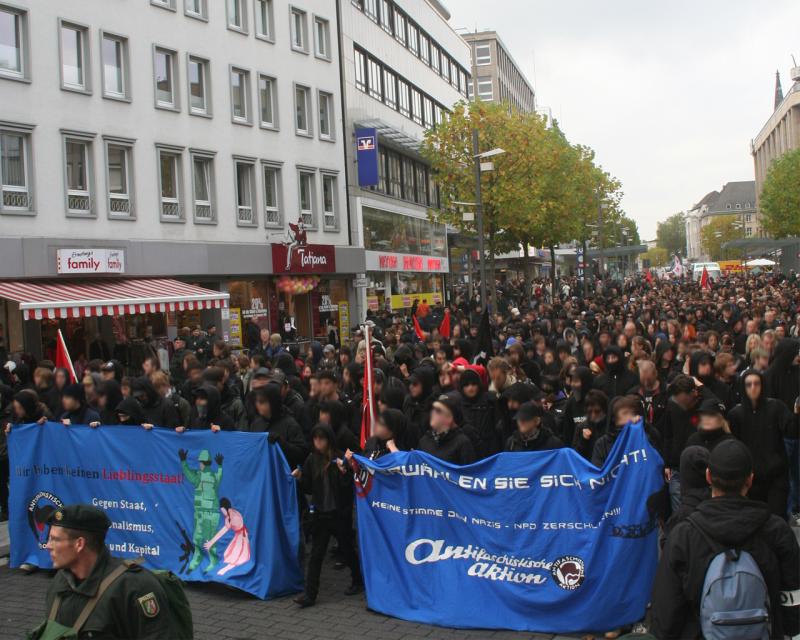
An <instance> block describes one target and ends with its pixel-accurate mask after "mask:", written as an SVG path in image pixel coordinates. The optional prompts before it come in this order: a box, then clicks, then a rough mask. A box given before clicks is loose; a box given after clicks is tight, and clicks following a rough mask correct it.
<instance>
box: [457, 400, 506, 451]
mask: <svg viewBox="0 0 800 640" xmlns="http://www.w3.org/2000/svg"><path fill="white" fill-rule="evenodd" d="M461 410H462V411H463V412H464V422H465V423H467V424H470V425H472V428H473V429H475V431H476V432H477V435H478V444H477V448H476V450H475V453H476V455H477V456H478V458H488V457H489V456H491V455H494V454H495V453H497V452H498V451H500V440H499V438H498V437H497V430H496V429H495V421H496V420H495V412H494V403H493V402H492V398H491V397H490V396H489V394H488V393H485V392H480V393H479V394H478V395H477V396H476V397H475V398H467V397H466V396H465V395H464V394H463V392H462V394H461Z"/></svg>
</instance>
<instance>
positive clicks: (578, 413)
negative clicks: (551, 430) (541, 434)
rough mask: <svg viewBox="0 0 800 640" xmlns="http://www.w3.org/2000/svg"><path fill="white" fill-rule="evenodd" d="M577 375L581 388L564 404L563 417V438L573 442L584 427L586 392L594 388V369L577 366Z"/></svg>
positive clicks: (585, 419) (585, 420) (567, 441)
mask: <svg viewBox="0 0 800 640" xmlns="http://www.w3.org/2000/svg"><path fill="white" fill-rule="evenodd" d="M575 375H577V376H578V377H579V378H580V380H581V388H580V390H577V389H576V390H575V391H573V392H572V395H570V397H569V398H568V399H567V401H566V403H565V404H564V413H563V415H562V417H561V440H563V441H564V442H566V443H571V442H573V441H574V439H575V432H576V431H580V430H581V429H583V425H584V424H585V423H586V422H587V418H586V404H585V403H586V394H587V393H588V392H589V391H590V390H591V388H592V382H593V379H592V370H591V369H589V367H577V368H576V369H575Z"/></svg>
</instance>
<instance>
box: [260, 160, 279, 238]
mask: <svg viewBox="0 0 800 640" xmlns="http://www.w3.org/2000/svg"><path fill="white" fill-rule="evenodd" d="M262 169H263V173H264V226H266V227H280V226H281V224H282V220H281V170H280V169H279V168H278V167H275V166H272V165H268V164H264V165H263V167H262Z"/></svg>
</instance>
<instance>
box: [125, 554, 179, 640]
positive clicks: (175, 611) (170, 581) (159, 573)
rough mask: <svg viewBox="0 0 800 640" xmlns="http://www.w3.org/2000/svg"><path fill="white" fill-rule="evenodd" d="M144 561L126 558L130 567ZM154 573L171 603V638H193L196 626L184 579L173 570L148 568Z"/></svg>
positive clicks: (177, 639) (126, 562) (176, 639)
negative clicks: (193, 622)
mask: <svg viewBox="0 0 800 640" xmlns="http://www.w3.org/2000/svg"><path fill="white" fill-rule="evenodd" d="M142 562H144V559H143V558H136V559H135V560H126V561H125V565H126V566H128V567H130V566H132V565H134V564H137V565H138V564H141V563H142ZM148 571H150V573H152V574H153V575H154V576H155V577H156V579H157V580H158V583H159V584H160V585H161V588H162V589H163V590H164V594H165V595H166V596H167V602H168V603H169V617H170V620H169V626H170V638H174V639H175V640H192V638H194V626H193V624H192V607H191V605H190V604H189V600H188V599H187V598H186V592H184V590H183V581H182V580H181V579H180V578H179V577H178V576H176V575H175V574H174V573H172V571H165V570H161V569H148Z"/></svg>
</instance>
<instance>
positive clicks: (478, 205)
mask: <svg viewBox="0 0 800 640" xmlns="http://www.w3.org/2000/svg"><path fill="white" fill-rule="evenodd" d="M502 153H505V151H504V150H503V149H500V148H499V147H498V148H496V149H491V150H490V151H484V152H483V153H480V151H479V146H478V130H477V129H473V130H472V157H473V159H474V160H475V215H476V216H477V217H478V253H479V254H480V256H479V259H480V272H481V306H483V308H484V309H488V308H489V307H488V305H487V301H486V260H485V259H484V237H483V202H482V201H481V160H483V159H484V158H492V157H494V156H499V155H500V154H502ZM492 284H494V283H492Z"/></svg>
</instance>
